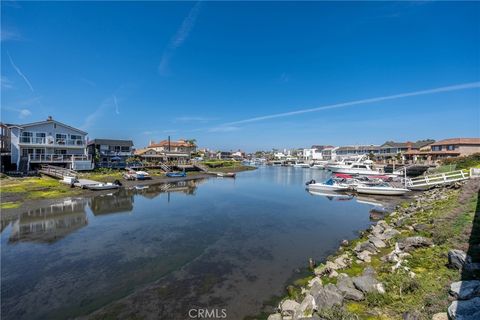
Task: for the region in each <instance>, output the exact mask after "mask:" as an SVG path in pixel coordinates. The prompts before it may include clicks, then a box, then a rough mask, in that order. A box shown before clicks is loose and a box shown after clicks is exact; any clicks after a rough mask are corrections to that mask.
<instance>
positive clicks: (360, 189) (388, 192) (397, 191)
mask: <svg viewBox="0 0 480 320" xmlns="http://www.w3.org/2000/svg"><path fill="white" fill-rule="evenodd" d="M355 191H356V192H357V193H363V194H376V195H383V196H401V195H404V194H405V193H407V192H409V191H410V190H408V189H402V188H388V187H365V186H356V187H355Z"/></svg>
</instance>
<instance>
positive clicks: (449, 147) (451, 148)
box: [447, 145, 455, 151]
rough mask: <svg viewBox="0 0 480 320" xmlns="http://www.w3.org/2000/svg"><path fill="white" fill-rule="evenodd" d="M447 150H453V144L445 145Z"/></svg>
mask: <svg viewBox="0 0 480 320" xmlns="http://www.w3.org/2000/svg"><path fill="white" fill-rule="evenodd" d="M447 150H449V151H453V150H455V146H454V145H449V146H447Z"/></svg>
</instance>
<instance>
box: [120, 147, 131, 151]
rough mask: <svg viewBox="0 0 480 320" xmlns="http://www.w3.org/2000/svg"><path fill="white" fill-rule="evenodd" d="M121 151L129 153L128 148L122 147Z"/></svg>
mask: <svg viewBox="0 0 480 320" xmlns="http://www.w3.org/2000/svg"><path fill="white" fill-rule="evenodd" d="M121 151H122V152H130V147H122V148H121Z"/></svg>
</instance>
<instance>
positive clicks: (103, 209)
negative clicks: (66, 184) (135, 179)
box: [90, 190, 133, 216]
mask: <svg viewBox="0 0 480 320" xmlns="http://www.w3.org/2000/svg"><path fill="white" fill-rule="evenodd" d="M90 209H91V210H92V213H93V214H94V215H95V216H98V215H102V214H109V213H120V212H130V211H132V210H133V195H132V194H128V192H127V191H126V190H120V191H119V192H116V193H114V194H106V195H100V196H96V197H93V198H92V199H91V200H90Z"/></svg>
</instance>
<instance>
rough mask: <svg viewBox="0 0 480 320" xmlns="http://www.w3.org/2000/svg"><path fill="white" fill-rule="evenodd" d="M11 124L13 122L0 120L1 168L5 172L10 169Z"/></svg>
mask: <svg viewBox="0 0 480 320" xmlns="http://www.w3.org/2000/svg"><path fill="white" fill-rule="evenodd" d="M11 126H13V124H8V123H3V122H0V154H1V159H0V163H1V170H0V172H5V171H9V170H12V166H11V150H12V148H11V140H12V137H11V128H10V127H11Z"/></svg>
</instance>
